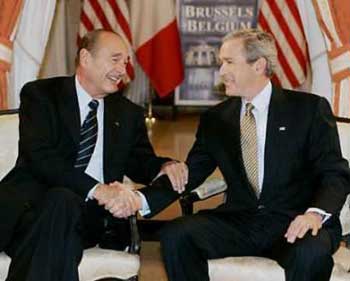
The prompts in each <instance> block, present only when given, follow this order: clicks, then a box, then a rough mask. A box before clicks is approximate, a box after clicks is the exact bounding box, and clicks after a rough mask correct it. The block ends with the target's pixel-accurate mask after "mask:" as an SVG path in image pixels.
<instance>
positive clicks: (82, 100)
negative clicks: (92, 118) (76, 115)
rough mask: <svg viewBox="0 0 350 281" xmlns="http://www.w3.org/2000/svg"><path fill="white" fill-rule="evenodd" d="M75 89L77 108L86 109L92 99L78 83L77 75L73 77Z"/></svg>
mask: <svg viewBox="0 0 350 281" xmlns="http://www.w3.org/2000/svg"><path fill="white" fill-rule="evenodd" d="M75 88H76V89H77V95H78V102H79V108H80V109H83V108H86V107H87V106H88V104H89V102H90V101H91V100H92V98H91V96H90V95H89V94H88V93H87V92H86V91H85V90H84V88H83V87H82V86H81V84H80V83H79V80H78V77H77V75H76V76H75Z"/></svg>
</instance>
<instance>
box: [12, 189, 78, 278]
mask: <svg viewBox="0 0 350 281" xmlns="http://www.w3.org/2000/svg"><path fill="white" fill-rule="evenodd" d="M83 204H84V202H83V200H82V199H81V198H80V197H78V196H77V195H76V194H74V193H73V192H71V191H70V190H67V189H64V188H55V189H50V190H49V191H48V192H47V194H46V197H45V199H44V202H43V204H42V205H41V206H40V207H39V208H38V209H37V210H36V214H35V219H33V221H34V222H33V224H32V226H31V227H30V229H29V231H27V232H26V233H25V234H21V235H19V237H20V238H21V239H17V241H13V242H12V243H13V245H12V246H11V247H9V249H8V251H7V252H8V254H9V255H10V256H11V258H12V262H11V266H10V270H9V274H8V277H7V281H22V280H23V281H24V280H25V281H37V280H45V281H56V280H57V281H63V280H64V281H78V280H79V278H78V264H79V262H80V260H81V257H82V252H83V245H82V241H81V238H80V233H79V227H80V224H81V216H82V206H83ZM14 243H16V244H14Z"/></svg>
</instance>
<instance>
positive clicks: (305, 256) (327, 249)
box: [291, 232, 333, 268]
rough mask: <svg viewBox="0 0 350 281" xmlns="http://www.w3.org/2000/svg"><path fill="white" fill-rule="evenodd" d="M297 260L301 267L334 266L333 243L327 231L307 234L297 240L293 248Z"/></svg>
mask: <svg viewBox="0 0 350 281" xmlns="http://www.w3.org/2000/svg"><path fill="white" fill-rule="evenodd" d="M291 252H292V255H293V257H292V258H294V260H295V262H296V263H297V264H298V266H299V267H305V268H310V267H313V266H317V267H320V266H321V267H322V266H332V265H333V259H332V243H331V240H330V237H329V235H328V234H327V232H320V233H319V235H317V236H312V235H311V234H307V235H306V236H305V237H304V238H303V239H300V240H298V241H296V243H295V245H293V246H292V249H291Z"/></svg>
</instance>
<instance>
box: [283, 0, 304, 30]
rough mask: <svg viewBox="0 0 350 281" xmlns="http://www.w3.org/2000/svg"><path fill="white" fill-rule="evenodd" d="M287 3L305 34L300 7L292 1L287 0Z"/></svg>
mask: <svg viewBox="0 0 350 281" xmlns="http://www.w3.org/2000/svg"><path fill="white" fill-rule="evenodd" d="M286 3H287V5H288V7H289V10H290V12H291V14H292V15H293V16H294V20H295V22H296V23H297V24H298V26H299V28H300V32H302V34H304V28H303V23H302V21H301V18H300V15H299V11H298V7H297V6H296V5H293V2H292V1H286Z"/></svg>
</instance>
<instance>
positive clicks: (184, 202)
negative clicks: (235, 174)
mask: <svg viewBox="0 0 350 281" xmlns="http://www.w3.org/2000/svg"><path fill="white" fill-rule="evenodd" d="M226 189H227V185H226V182H225V181H224V180H222V179H209V180H206V181H205V182H204V183H203V184H201V185H200V186H199V187H197V188H196V189H194V190H192V191H191V192H190V193H188V194H185V195H184V196H182V197H181V198H180V206H181V210H182V213H183V214H184V215H190V214H193V203H194V202H197V201H202V200H205V199H208V198H210V197H213V196H215V195H218V194H220V193H223V192H225V191H226Z"/></svg>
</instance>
